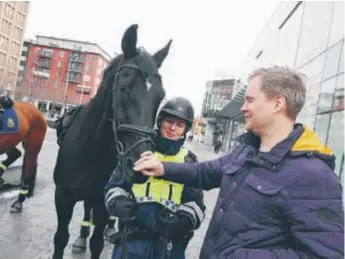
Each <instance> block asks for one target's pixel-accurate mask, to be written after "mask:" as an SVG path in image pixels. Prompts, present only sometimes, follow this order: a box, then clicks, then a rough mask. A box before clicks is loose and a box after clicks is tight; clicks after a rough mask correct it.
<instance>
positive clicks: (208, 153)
mask: <svg viewBox="0 0 345 259" xmlns="http://www.w3.org/2000/svg"><path fill="white" fill-rule="evenodd" d="M186 146H187V147H188V148H190V149H191V150H192V151H194V152H195V153H196V154H197V155H198V156H199V159H200V161H204V160H208V159H213V158H215V157H217V156H219V155H221V154H218V155H215V154H213V152H212V147H209V146H205V145H203V144H198V143H194V142H192V143H190V142H188V141H187V142H186ZM57 150H58V147H57V145H56V136H55V131H54V130H51V129H49V130H48V133H47V136H46V140H45V143H44V146H43V148H42V152H41V153H40V156H39V168H38V179H37V188H36V193H35V196H34V197H32V198H31V199H28V200H27V201H26V202H25V204H24V210H23V212H22V214H10V213H9V207H10V205H11V203H12V202H13V201H14V200H15V198H16V197H17V193H18V191H16V190H14V191H11V192H6V193H0V230H1V231H0V259H27V258H30V259H47V258H51V256H52V252H53V236H54V233H55V231H56V224H57V218H56V213H55V206H54V190H55V186H54V183H53V179H52V176H53V175H52V174H53V168H54V165H55V160H56V155H57ZM20 162H21V161H19V162H18V163H16V165H18V164H20ZM13 170H14V169H13ZM16 170H20V168H17V169H16ZM17 174H18V173H17ZM18 175H19V174H18ZM217 195H218V190H212V191H208V192H205V203H206V206H207V212H206V218H205V221H204V222H203V224H202V226H201V227H200V229H199V230H198V231H196V234H195V236H194V238H193V239H192V240H191V242H190V245H189V247H188V251H187V255H186V258H187V259H193V258H199V251H200V248H201V245H202V241H203V238H204V236H205V232H206V229H207V227H208V225H209V220H210V218H211V215H212V211H213V207H214V205H215V202H216V199H217ZM82 216H83V210H82V203H78V204H77V206H76V207H75V210H74V215H73V218H72V221H71V224H70V228H69V230H70V240H69V245H68V246H67V247H66V249H65V257H64V258H65V259H72V258H74V259H76V258H90V254H89V252H87V253H85V254H83V255H73V254H72V252H71V243H72V242H73V241H74V240H75V238H76V237H77V235H78V232H79V223H80V221H81V219H82ZM111 250H112V245H111V244H110V243H106V246H105V249H104V250H103V253H102V258H104V259H106V258H107V259H109V258H111Z"/></svg>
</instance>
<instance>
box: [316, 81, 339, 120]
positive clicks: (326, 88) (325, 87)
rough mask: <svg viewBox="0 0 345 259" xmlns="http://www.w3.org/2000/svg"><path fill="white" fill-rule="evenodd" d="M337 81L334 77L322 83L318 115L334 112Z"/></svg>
mask: <svg viewBox="0 0 345 259" xmlns="http://www.w3.org/2000/svg"><path fill="white" fill-rule="evenodd" d="M335 81H336V78H335V77H333V78H331V79H329V80H327V81H324V82H323V83H322V85H321V93H320V97H319V103H318V109H317V113H325V112H329V111H331V110H332V103H333V96H334V91H335Z"/></svg>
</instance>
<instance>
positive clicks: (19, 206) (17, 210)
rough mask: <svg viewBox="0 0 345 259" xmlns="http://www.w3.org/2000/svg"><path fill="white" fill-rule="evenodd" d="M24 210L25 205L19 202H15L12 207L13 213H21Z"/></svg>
mask: <svg viewBox="0 0 345 259" xmlns="http://www.w3.org/2000/svg"><path fill="white" fill-rule="evenodd" d="M22 210H23V204H22V203H21V202H19V201H15V202H14V203H13V204H12V206H11V210H10V212H11V213H21V212H22Z"/></svg>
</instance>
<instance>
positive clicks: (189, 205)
mask: <svg viewBox="0 0 345 259" xmlns="http://www.w3.org/2000/svg"><path fill="white" fill-rule="evenodd" d="M197 160H198V159H197V156H196V155H195V154H193V153H192V152H191V151H189V152H188V155H187V157H186V159H185V162H186V163H195V162H197ZM205 210H206V206H205V204H204V197H203V191H202V189H198V188H194V187H190V186H184V188H183V192H182V200H181V205H180V206H179V208H178V212H180V213H183V214H184V215H186V216H187V217H188V218H189V220H190V221H191V222H192V224H193V226H194V229H197V228H199V227H200V225H201V223H202V222H203V220H204V219H205Z"/></svg>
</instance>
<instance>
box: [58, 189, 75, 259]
mask: <svg viewBox="0 0 345 259" xmlns="http://www.w3.org/2000/svg"><path fill="white" fill-rule="evenodd" d="M75 204H76V201H75V200H74V199H73V197H71V194H70V192H68V191H67V190H66V189H64V188H62V187H60V186H56V189H55V209H56V213H57V218H58V225H57V231H56V233H55V235H54V254H53V259H62V258H63V253H64V249H65V247H66V245H67V244H68V240H69V232H68V225H69V223H70V221H71V218H72V215H73V208H74V205H75Z"/></svg>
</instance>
